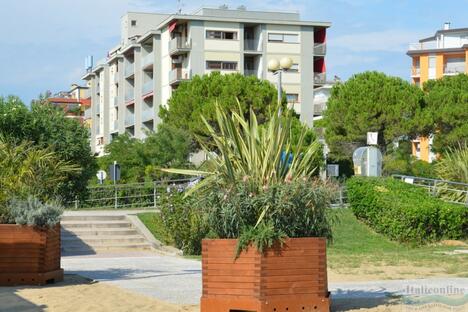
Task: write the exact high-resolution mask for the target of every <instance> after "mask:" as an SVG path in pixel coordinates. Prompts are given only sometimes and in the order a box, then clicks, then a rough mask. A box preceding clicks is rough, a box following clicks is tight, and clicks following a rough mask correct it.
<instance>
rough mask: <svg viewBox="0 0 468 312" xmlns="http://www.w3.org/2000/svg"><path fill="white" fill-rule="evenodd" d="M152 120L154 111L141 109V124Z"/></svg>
mask: <svg viewBox="0 0 468 312" xmlns="http://www.w3.org/2000/svg"><path fill="white" fill-rule="evenodd" d="M152 119H154V111H153V108H152V107H150V108H146V109H143V110H142V111H141V121H142V122H145V121H148V120H152Z"/></svg>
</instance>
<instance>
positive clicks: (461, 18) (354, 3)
mask: <svg viewBox="0 0 468 312" xmlns="http://www.w3.org/2000/svg"><path fill="white" fill-rule="evenodd" d="M182 2H183V3H185V5H184V6H183V13H190V12H192V11H193V10H195V9H196V8H198V7H200V6H202V5H210V6H218V5H221V4H227V5H229V6H230V7H233V8H235V7H237V6H239V5H241V4H243V5H245V6H246V7H247V8H248V9H259V10H293V11H299V12H300V13H301V17H302V19H306V20H318V21H330V22H332V27H331V29H330V30H329V33H328V56H327V60H326V61H327V71H328V74H329V75H330V76H331V77H333V75H338V76H340V77H341V78H343V79H347V78H349V77H350V76H351V75H353V74H355V73H358V72H362V71H365V70H379V71H382V72H385V73H387V74H389V75H395V76H400V77H402V78H405V79H408V77H409V67H410V59H409V57H408V56H407V55H406V49H407V46H408V44H409V43H411V42H417V40H418V39H420V38H422V37H426V36H430V35H432V34H434V33H435V31H436V30H437V29H440V28H441V26H442V24H443V23H444V22H446V21H450V22H452V27H454V28H455V27H457V28H458V27H468V0H445V1H440V0H406V1H404V0H250V1H243V0H236V1H227V0H220V1H208V0H207V1H198V0H190V1H188V0H183V1H182ZM176 8H177V1H176V0H165V1H160V0H40V1H39V0H15V1H8V0H0V38H2V39H1V44H0V46H1V49H0V60H1V66H0V96H2V95H3V96H6V95H9V94H14V95H18V96H20V97H21V98H22V99H23V101H25V102H26V103H29V102H30V100H31V99H33V98H35V97H37V96H38V94H39V93H40V92H43V91H45V90H51V91H52V92H57V91H60V90H66V89H68V88H69V86H70V84H71V83H74V82H80V80H79V79H80V77H81V75H82V73H83V70H84V59H85V57H86V56H87V55H94V57H95V59H100V58H102V57H104V56H105V55H106V51H107V50H108V49H109V48H111V47H113V46H115V45H116V43H118V41H119V36H120V34H119V32H120V17H121V16H122V15H123V14H124V13H125V12H126V11H129V10H131V11H145V12H162V13H172V12H175V11H176Z"/></svg>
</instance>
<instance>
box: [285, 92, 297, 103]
mask: <svg viewBox="0 0 468 312" xmlns="http://www.w3.org/2000/svg"><path fill="white" fill-rule="evenodd" d="M286 100H287V101H288V103H299V94H297V93H286Z"/></svg>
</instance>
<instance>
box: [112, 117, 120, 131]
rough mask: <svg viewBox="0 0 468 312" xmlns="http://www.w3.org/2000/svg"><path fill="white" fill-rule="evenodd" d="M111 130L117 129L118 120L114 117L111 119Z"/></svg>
mask: <svg viewBox="0 0 468 312" xmlns="http://www.w3.org/2000/svg"><path fill="white" fill-rule="evenodd" d="M111 130H112V131H113V132H115V131H119V120H118V119H115V120H113V121H112V129H111Z"/></svg>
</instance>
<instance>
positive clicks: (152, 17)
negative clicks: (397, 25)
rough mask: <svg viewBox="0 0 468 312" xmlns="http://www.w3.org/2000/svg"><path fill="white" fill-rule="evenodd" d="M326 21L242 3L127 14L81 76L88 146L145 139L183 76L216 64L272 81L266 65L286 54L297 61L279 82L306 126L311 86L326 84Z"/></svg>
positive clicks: (97, 149) (96, 149)
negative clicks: (86, 93)
mask: <svg viewBox="0 0 468 312" xmlns="http://www.w3.org/2000/svg"><path fill="white" fill-rule="evenodd" d="M328 27H330V23H327V22H313V21H302V20H301V19H300V16H299V14H298V13H292V12H264V11H248V10H245V9H244V8H239V9H236V10H232V9H226V8H225V7H222V8H206V7H204V8H202V9H200V10H198V11H196V12H195V13H193V14H190V15H188V14H187V15H186V14H174V15H168V14H167V15H166V14H153V13H132V12H131V13H127V14H126V15H125V16H123V17H122V21H121V35H122V38H121V42H120V43H119V45H118V46H116V47H115V48H113V49H111V50H110V51H109V53H108V57H107V58H106V59H103V60H101V61H99V62H97V63H96V64H95V65H94V67H92V68H91V69H90V70H89V71H88V72H87V73H86V75H85V76H84V77H83V79H84V80H86V81H88V83H89V84H90V86H91V101H92V114H91V115H92V120H93V126H92V131H91V133H92V138H91V146H92V150H93V152H95V153H96V154H97V155H103V153H104V146H105V145H106V144H108V143H109V142H110V141H111V140H112V138H113V137H115V136H117V135H118V134H122V133H128V134H130V135H131V136H133V137H136V138H141V139H144V138H145V136H146V133H148V131H153V130H155V129H156V126H157V124H158V123H159V122H160V120H159V117H158V112H159V108H160V107H161V106H162V105H166V104H167V101H168V100H169V98H170V97H171V94H172V92H173V90H175V89H176V88H177V86H178V85H179V84H180V83H181V82H183V81H186V80H190V79H191V78H192V77H194V76H195V75H203V74H207V73H210V72H212V71H220V72H221V73H225V74H229V73H235V72H238V73H242V74H244V75H254V76H257V77H258V78H260V79H267V80H270V81H272V82H274V83H276V77H275V76H274V75H273V73H271V72H268V70H267V64H268V62H269V61H270V60H271V59H274V58H276V59H281V58H282V57H285V56H287V57H290V58H292V59H293V62H294V65H293V67H292V68H291V69H290V70H289V71H288V72H285V73H284V74H283V89H284V91H285V93H286V96H287V99H288V102H289V103H290V105H291V106H293V107H294V108H295V109H296V111H297V112H298V113H299V114H300V115H301V119H302V120H303V121H304V122H306V123H308V124H309V125H311V124H312V122H313V117H314V105H313V98H314V89H315V88H318V87H320V86H322V85H324V84H325V83H326V69H325V54H326V30H327V28H328Z"/></svg>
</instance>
